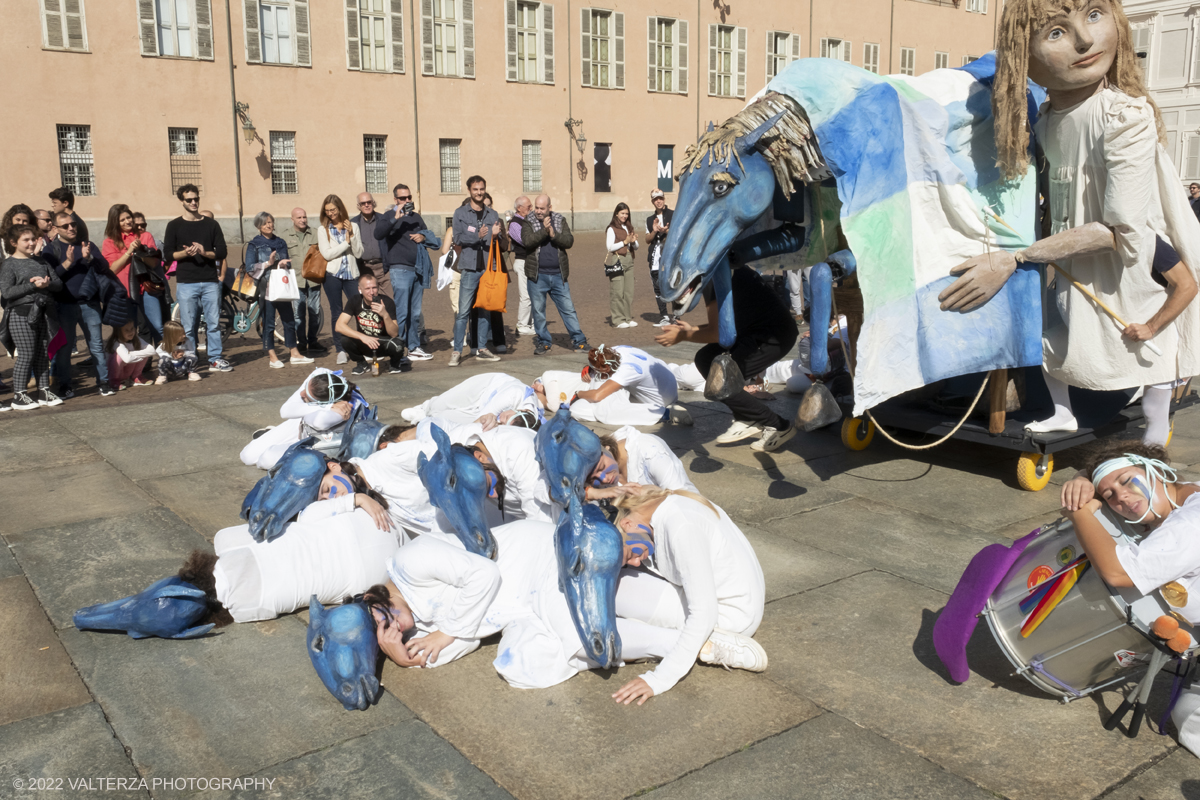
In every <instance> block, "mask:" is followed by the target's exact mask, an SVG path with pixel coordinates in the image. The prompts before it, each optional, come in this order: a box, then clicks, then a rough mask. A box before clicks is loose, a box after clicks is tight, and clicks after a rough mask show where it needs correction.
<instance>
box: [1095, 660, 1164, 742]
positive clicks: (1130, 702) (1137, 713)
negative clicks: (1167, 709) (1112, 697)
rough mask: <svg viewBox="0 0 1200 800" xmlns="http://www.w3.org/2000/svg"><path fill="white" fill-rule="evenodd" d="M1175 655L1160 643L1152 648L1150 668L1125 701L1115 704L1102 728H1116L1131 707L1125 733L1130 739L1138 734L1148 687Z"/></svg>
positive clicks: (1148, 695) (1109, 729)
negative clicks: (1114, 708)
mask: <svg viewBox="0 0 1200 800" xmlns="http://www.w3.org/2000/svg"><path fill="white" fill-rule="evenodd" d="M1175 655H1176V654H1175V653H1168V652H1167V650H1166V648H1165V647H1163V646H1161V645H1160V646H1156V647H1155V648H1154V653H1153V654H1151V656H1150V668H1149V669H1147V670H1146V674H1145V675H1144V676H1142V680H1141V682H1140V683H1139V684H1137V685H1136V686H1134V687H1133V689H1131V690H1130V692H1129V694H1128V695H1126V697H1125V701H1124V702H1122V703H1121V705H1119V706H1117V710H1116V711H1114V712H1113V714H1112V716H1111V717H1109V718H1108V722H1105V723H1104V730H1106V731H1111V730H1113V729H1114V728H1116V727H1117V725H1119V724H1120V723H1121V720H1122V719H1124V717H1125V715H1126V714H1127V713H1128V712H1129V709H1130V708H1132V709H1133V718H1132V719H1130V720H1129V728H1128V729H1126V731H1125V735H1126V736H1128V737H1129V738H1130V739H1132V738H1134V737H1135V736H1137V735H1138V730H1139V729H1141V727H1142V717H1143V716H1145V714H1146V701H1147V700H1149V699H1150V689H1151V688H1153V686H1154V679H1155V678H1156V677H1157V676H1158V673H1159V671H1160V670H1161V669H1162V668H1163V665H1165V664H1166V663H1167V661H1168V660H1170V659H1171V658H1172V657H1173V656H1175Z"/></svg>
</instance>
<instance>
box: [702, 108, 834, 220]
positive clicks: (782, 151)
mask: <svg viewBox="0 0 1200 800" xmlns="http://www.w3.org/2000/svg"><path fill="white" fill-rule="evenodd" d="M780 113H782V114H783V116H782V117H780V118H779V121H778V122H777V123H775V126H774V127H773V128H772V129H771V131H770V132H769V133H768V134H766V135H765V136H763V137H762V138H761V139H759V142H758V150H759V152H761V153H762V154H763V157H764V158H766V159H767V163H768V164H770V165H771V169H772V171H774V173H775V181H776V182H777V183H778V184H779V188H780V189H781V190H782V191H783V195H784V197H788V198H790V197H791V196H792V189H793V188H794V186H795V185H796V183H797V182H811V181H814V180H817V175H818V174H819V173H820V172H821V171H822V170H823V169H824V168H825V159H824V158H822V156H821V151H820V149H819V148H818V146H817V141H816V138H815V137H814V136H813V131H812V125H810V124H809V121H808V115H807V114H805V113H804V109H803V108H801V107H800V104H799V103H797V102H796V101H795V100H793V99H792V98H790V97H788V96H787V95H785V94H780V93H778V92H767V93H766V94H765V95H763V96H762V97H761V98H759V99H758V100H755V101H754V102H753V103H751V104H750V105H748V106H746V107H745V108H743V109H742V110H741V111H739V112H738V113H736V114H734V115H733V116H732V117H730V118H729V119H727V120H725V122H724V123H723V124H722V125H721V127H719V128H714V129H711V130H708V131H706V132H705V133H704V135H703V136H701V137H700V141H698V142H697V143H696V144H694V145H689V146H688V149H687V152H686V153H685V154H684V156H683V171H682V172H681V173H680V174H681V175H682V174H683V173H686V172H687V171H688V170H697V169H700V168H701V167H702V166H703V164H704V160H705V158H707V159H708V163H709V164H710V165H711V164H716V163H721V164H724V165H725V166H726V167H728V166H729V161H730V158H731V157H732V158H735V159H737V162H738V166H739V167H742V171H743V172H745V167H744V166H743V165H742V159H741V156H740V155H738V150H737V147H736V146H735V145H736V141H735V140H736V139H737V138H738V137H740V136H745V135H746V134H747V133H749V132H750V131H752V130H754V129H755V128H757V127H758V126H760V125H762V124H763V123H764V122H766V121H767V120H769V119H771V118H772V117H774V116H775V115H777V114H780Z"/></svg>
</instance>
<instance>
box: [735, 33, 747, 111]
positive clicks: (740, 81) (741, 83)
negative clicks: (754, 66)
mask: <svg viewBox="0 0 1200 800" xmlns="http://www.w3.org/2000/svg"><path fill="white" fill-rule="evenodd" d="M737 96H738V97H745V96H746V29H745V28H738V29H737Z"/></svg>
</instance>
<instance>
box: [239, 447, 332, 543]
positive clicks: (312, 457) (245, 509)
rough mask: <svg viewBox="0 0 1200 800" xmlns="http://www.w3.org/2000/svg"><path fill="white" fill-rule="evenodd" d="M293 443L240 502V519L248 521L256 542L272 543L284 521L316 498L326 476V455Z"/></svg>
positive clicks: (277, 536)
mask: <svg viewBox="0 0 1200 800" xmlns="http://www.w3.org/2000/svg"><path fill="white" fill-rule="evenodd" d="M314 441H315V439H312V438H309V439H305V440H303V441H300V442H296V443H295V444H294V445H292V446H291V447H289V448H288V449H287V451H286V452H285V453H284V454H283V455H282V456H281V457H280V459H279V461H278V462H277V463H276V464H275V466H274V467H273V468H272V469H271V471H270V472H269V473H268V474H267V476H266V477H264V478H261V479H259V481H258V483H256V484H254V488H253V489H251V490H250V494H248V495H246V499H245V501H243V503H242V519H244V520H246V521H247V522H248V523H250V535H251V536H253V537H254V540H255V541H256V542H273V541H275V540H276V539H278V538H279V537H280V536H282V535H283V531H284V529H285V528H286V527H287V524H288V523H289V522H291V521H292V520H293V519H295V518H296V515H297V514H299V513H300V512H301V511H303V510H304V509H305V508H306V507H307V506H309V505H310V504H312V503H313V502H314V501H316V499H317V496H318V494H320V491H321V479H322V478H323V477H324V476H325V456H323V455H321V454H320V453H318V452H317V451H316V450H313V449H312V448H311V447H310V446H309V445H310V444H312V443H313V442H314Z"/></svg>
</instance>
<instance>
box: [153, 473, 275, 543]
mask: <svg viewBox="0 0 1200 800" xmlns="http://www.w3.org/2000/svg"><path fill="white" fill-rule="evenodd" d="M266 474H267V473H266V472H264V471H262V470H260V469H258V468H257V467H247V466H246V465H245V464H242V463H240V462H235V463H234V464H231V465H228V466H223V467H216V468H213V469H205V470H200V471H198V472H191V473H188V474H187V475H170V476H167V477H165V478H152V479H150V480H145V481H142V482H141V484H140V486H141V487H142V488H143V489H144V490H145V491H146V492H147V493H148V494H150V496H152V497H153V498H154V499H156V500H158V502H160V503H162V504H163V505H164V506H166V507H168V508H170V509H171V510H172V511H174V512H175V513H176V514H178V515H179V516H180V518H182V519H183V520H184V521H185V522H187V523H188V524H189V525H191V526H192V527H193V528H195V529H196V530H197V531H199V532H200V534H201V535H202V536H203V537H204V538H205V539H207V540H208V541H210V542H211V541H212V539H213V536H215V535H216V533H217V531H219V530H221V529H222V528H228V527H230V526H232V525H239V524H241V523H242V519H241V518H240V516H239V515H240V514H241V512H242V502H243V501H244V500H245V499H246V494H247V493H249V491H250V489H251V488H252V487H253V486H254V484H255V483H257V482H258V479H259V478H262V477H264V476H265V475H266Z"/></svg>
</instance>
